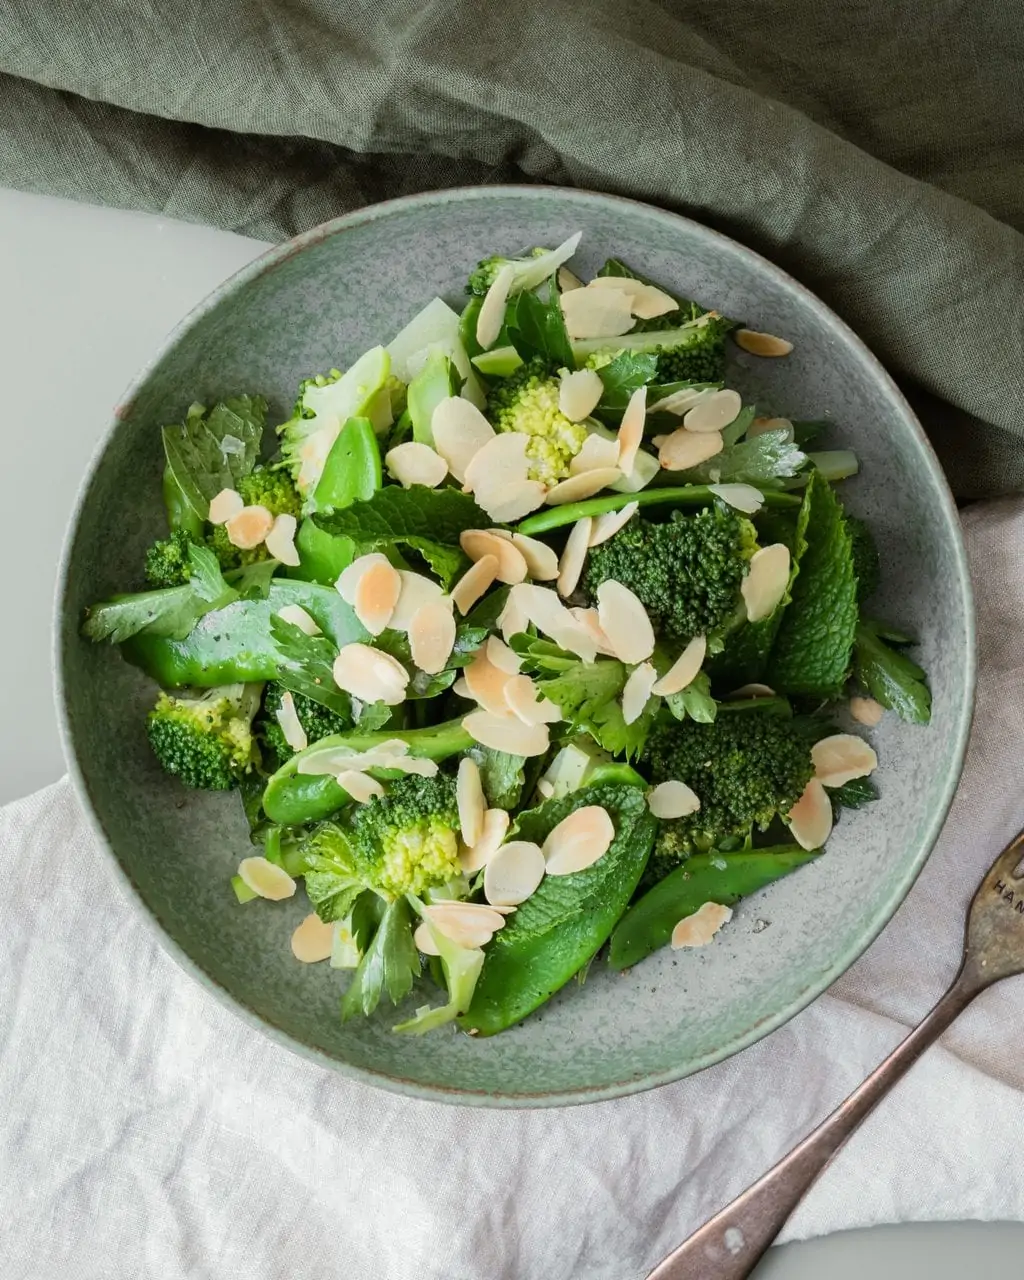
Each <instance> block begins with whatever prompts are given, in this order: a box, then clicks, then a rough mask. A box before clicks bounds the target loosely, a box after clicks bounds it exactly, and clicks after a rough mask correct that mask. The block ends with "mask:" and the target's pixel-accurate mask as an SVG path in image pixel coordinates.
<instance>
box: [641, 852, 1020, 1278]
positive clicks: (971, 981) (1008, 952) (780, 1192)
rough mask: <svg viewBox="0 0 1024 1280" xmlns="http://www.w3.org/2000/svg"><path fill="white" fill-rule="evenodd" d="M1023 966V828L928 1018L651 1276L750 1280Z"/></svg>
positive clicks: (974, 908) (980, 894)
mask: <svg viewBox="0 0 1024 1280" xmlns="http://www.w3.org/2000/svg"><path fill="white" fill-rule="evenodd" d="M1018 973H1024V831H1022V832H1021V833H1020V835H1018V836H1017V837H1016V838H1015V839H1014V840H1013V841H1012V842H1011V843H1010V844H1009V845H1007V847H1006V848H1005V849H1004V850H1003V852H1002V853H1001V854H1000V855H999V857H998V858H997V859H996V860H995V862H994V863H993V864H992V866H991V867H990V869H989V871H988V874H987V875H986V876H985V878H984V880H982V882H981V884H980V886H979V887H978V891H977V893H976V894H975V895H974V901H973V902H972V903H971V909H970V912H969V913H968V917H967V934H966V940H965V943H964V959H963V963H962V964H961V966H960V972H959V973H958V974H957V976H956V978H955V979H954V981H953V985H952V986H951V987H950V988H949V990H948V991H947V992H946V994H945V995H944V996H943V997H942V999H941V1000H940V1001H939V1003H938V1004H937V1005H936V1006H935V1008H934V1009H933V1010H932V1011H931V1013H929V1014H928V1016H927V1017H926V1018H925V1020H924V1021H923V1022H922V1023H921V1025H920V1026H918V1027H917V1028H916V1029H915V1030H913V1031H912V1032H911V1033H910V1035H909V1036H907V1038H906V1040H904V1041H903V1043H902V1044H901V1045H900V1046H899V1047H898V1048H897V1049H896V1050H895V1051H894V1052H893V1053H891V1054H890V1055H889V1057H888V1058H886V1060H885V1061H884V1062H883V1063H882V1065H881V1066H880V1067H878V1068H877V1070H876V1071H875V1072H874V1073H873V1074H872V1075H870V1076H868V1078H867V1079H866V1080H865V1081H864V1083H863V1084H862V1085H861V1086H860V1088H859V1089H857V1090H856V1091H855V1092H854V1093H852V1094H850V1096H849V1097H848V1098H847V1099H846V1101H845V1102H844V1103H842V1105H841V1106H839V1107H837V1108H836V1110H835V1111H833V1112H832V1114H831V1115H830V1116H829V1118H828V1119H827V1120H825V1121H824V1122H823V1123H822V1124H820V1125H819V1126H818V1128H817V1129H815V1130H814V1132H813V1133H811V1134H809V1135H808V1136H807V1137H806V1138H804V1140H803V1142H801V1143H800V1144H799V1145H798V1146H796V1147H794V1148H793V1150H792V1151H791V1152H790V1153H789V1155H788V1156H784V1157H783V1158H782V1159H781V1160H780V1161H779V1163H778V1164H777V1165H776V1166H775V1168H774V1169H771V1170H770V1171H769V1172H768V1173H766V1174H765V1175H764V1177H763V1178H761V1179H760V1180H759V1181H757V1182H755V1183H754V1185H753V1186H752V1187H749V1188H748V1189H747V1190H746V1191H744V1192H743V1194H742V1195H740V1196H738V1197H737V1198H736V1199H735V1200H734V1201H733V1202H732V1204H730V1205H727V1206H726V1207H725V1208H724V1209H722V1210H721V1211H720V1212H719V1213H716V1214H715V1216H714V1217H713V1218H712V1219H711V1220H710V1221H709V1222H706V1223H705V1224H704V1225H703V1226H702V1227H700V1228H699V1229H698V1230H697V1231H695V1232H694V1233H693V1235H692V1236H690V1237H689V1239H687V1240H684V1241H683V1243H682V1244H681V1245H680V1246H679V1247H678V1249H675V1250H673V1252H672V1253H670V1254H669V1255H668V1257H667V1258H666V1259H665V1260H664V1262H661V1263H659V1264H658V1266H656V1267H655V1268H654V1270H653V1271H652V1272H651V1273H650V1274H649V1276H648V1277H647V1280H743V1277H744V1276H749V1275H750V1273H751V1272H752V1271H753V1269H754V1268H755V1267H756V1266H757V1264H758V1262H759V1261H760V1259H761V1257H762V1256H763V1254H764V1253H765V1251H766V1250H767V1249H768V1246H769V1245H770V1244H771V1242H772V1241H773V1240H774V1239H775V1237H776V1236H777V1235H778V1234H779V1232H780V1231H781V1230H782V1227H783V1224H784V1223H785V1221H786V1219H787V1218H788V1217H789V1215H790V1214H791V1213H792V1212H793V1210H794V1209H795V1208H796V1206H797V1205H798V1204H799V1203H800V1201H801V1200H802V1199H803V1197H804V1195H805V1194H806V1192H807V1190H808V1188H809V1187H810V1185H811V1183H812V1182H814V1180H815V1178H817V1177H818V1175H819V1174H820V1173H821V1172H822V1170H823V1169H824V1168H825V1167H826V1165H827V1164H828V1163H829V1161H830V1160H831V1159H832V1157H833V1156H834V1155H835V1154H836V1152H837V1151H838V1150H839V1148H840V1147H841V1146H842V1145H843V1143H845V1142H846V1140H847V1138H849V1137H850V1135H851V1134H852V1133H853V1132H854V1130H855V1129H856V1128H857V1127H858V1126H859V1125H860V1124H861V1122H862V1121H863V1120H865V1119H866V1118H867V1117H868V1115H870V1113H871V1112H872V1111H873V1110H874V1109H875V1107H876V1106H877V1105H878V1103H879V1102H881V1100H882V1099H883V1098H884V1097H885V1095H886V1094H887V1093H888V1092H889V1090H890V1089H891V1088H892V1087H893V1085H894V1084H896V1082H897V1081H898V1080H901V1079H902V1078H903V1076H904V1075H905V1074H906V1072H907V1071H909V1070H910V1068H911V1067H912V1066H913V1065H914V1063H915V1062H916V1061H917V1060H918V1058H919V1057H920V1056H921V1054H922V1053H924V1051H925V1050H926V1049H927V1048H928V1047H929V1045H932V1044H934V1042H935V1041H936V1040H937V1039H938V1038H939V1036H940V1035H942V1033H943V1031H945V1030H946V1028H947V1027H948V1026H949V1025H950V1023H952V1022H953V1021H954V1019H956V1018H957V1017H958V1016H959V1015H960V1014H961V1013H962V1012H963V1011H964V1009H966V1008H967V1006H968V1005H969V1004H970V1003H971V1001H972V1000H973V999H974V998H975V996H977V995H980V994H981V992H982V991H984V990H985V988H986V987H990V986H992V984H993V983H994V982H999V981H1001V980H1002V979H1003V978H1010V977H1012V976H1013V975H1014V974H1018Z"/></svg>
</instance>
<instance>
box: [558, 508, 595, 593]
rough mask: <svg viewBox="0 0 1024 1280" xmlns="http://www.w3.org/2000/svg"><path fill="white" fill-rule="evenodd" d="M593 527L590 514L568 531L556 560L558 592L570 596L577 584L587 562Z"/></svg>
mask: <svg viewBox="0 0 1024 1280" xmlns="http://www.w3.org/2000/svg"><path fill="white" fill-rule="evenodd" d="M593 527H594V521H593V518H592V517H591V516H584V517H583V519H582V520H577V521H576V523H575V524H574V525H573V527H572V529H571V530H570V531H569V536H568V538H567V539H566V542H565V549H564V550H563V552H562V558H561V560H559V562H558V593H559V595H563V596H571V595H572V593H573V592H574V591H575V590H576V588H577V586H578V585H579V581H580V577H581V575H582V573H583V566H584V565H585V564H586V563H587V549H588V547H589V546H590V533H591V530H592V529H593Z"/></svg>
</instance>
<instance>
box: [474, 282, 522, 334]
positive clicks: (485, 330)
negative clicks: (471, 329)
mask: <svg viewBox="0 0 1024 1280" xmlns="http://www.w3.org/2000/svg"><path fill="white" fill-rule="evenodd" d="M515 278H516V269H515V267H514V266H513V265H512V263H511V262H507V263H506V264H505V265H504V266H503V267H502V268H501V270H500V271H499V272H498V274H497V275H496V276H495V277H494V279H493V280H492V281H491V287H490V288H489V289H488V290H487V292H486V294H485V295H484V300H483V302H482V303H481V305H480V311H479V313H478V314H477V318H476V340H477V342H478V343H479V344H480V346H482V347H483V349H484V350H485V351H486V350H487V348H488V347H493V346H494V344H495V342H496V341H497V340H498V334H499V333H501V326H502V325H503V324H504V323H505V304H506V302H508V294H509V290H510V289H511V288H512V284H513V282H514V280H515Z"/></svg>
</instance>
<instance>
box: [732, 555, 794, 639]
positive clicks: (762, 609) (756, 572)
mask: <svg viewBox="0 0 1024 1280" xmlns="http://www.w3.org/2000/svg"><path fill="white" fill-rule="evenodd" d="M789 564H790V560H789V547H787V546H786V544H785V543H784V542H773V543H772V544H771V546H769V547H762V548H761V549H760V551H755V552H754V554H753V555H752V556H751V558H750V570H749V572H748V573H747V576H746V577H745V578H744V579H743V582H742V583H741V584H740V592H741V593H742V595H743V602H744V604H745V605H746V606H747V619H748V621H750V622H760V621H761V619H762V618H767V617H768V615H769V614H770V613H772V612H773V611H774V609H775V607H776V605H778V603H779V601H780V600H781V599H782V597H783V596H784V595H785V594H786V588H787V587H788V586H789Z"/></svg>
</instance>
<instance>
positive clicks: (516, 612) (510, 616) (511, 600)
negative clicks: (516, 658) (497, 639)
mask: <svg viewBox="0 0 1024 1280" xmlns="http://www.w3.org/2000/svg"><path fill="white" fill-rule="evenodd" d="M517 590H518V588H517V587H513V588H512V590H511V591H510V592H509V593H508V599H507V600H506V601H505V607H504V608H503V609H502V611H501V613H500V614H499V615H498V626H499V628H500V629H501V634H502V637H503V639H504V640H505V643H506V644H507V643H508V642H509V640H511V639H512V637H513V636H515V635H519V633H520V632H522V631H525V630H526V628H527V627H528V626H529V625H530V619H529V616H528V615H527V613H526V609H525V608H524V607H523V601H522V599H521V597H519V596H517V595H516V591H517Z"/></svg>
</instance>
